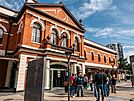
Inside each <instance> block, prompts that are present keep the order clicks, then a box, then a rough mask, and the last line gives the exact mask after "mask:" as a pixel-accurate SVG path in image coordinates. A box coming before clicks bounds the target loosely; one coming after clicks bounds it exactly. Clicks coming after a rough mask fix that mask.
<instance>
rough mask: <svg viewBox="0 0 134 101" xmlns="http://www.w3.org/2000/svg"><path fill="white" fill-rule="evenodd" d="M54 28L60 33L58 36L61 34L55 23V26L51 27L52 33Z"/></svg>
mask: <svg viewBox="0 0 134 101" xmlns="http://www.w3.org/2000/svg"><path fill="white" fill-rule="evenodd" d="M53 29H55V30H56V31H57V34H58V36H60V30H59V29H58V27H57V26H56V25H55V26H54V25H53V26H51V28H50V33H51V34H52V30H53Z"/></svg>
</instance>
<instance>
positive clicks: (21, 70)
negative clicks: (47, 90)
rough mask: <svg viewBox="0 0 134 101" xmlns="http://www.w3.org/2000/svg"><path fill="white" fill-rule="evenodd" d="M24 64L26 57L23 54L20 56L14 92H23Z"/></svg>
mask: <svg viewBox="0 0 134 101" xmlns="http://www.w3.org/2000/svg"><path fill="white" fill-rule="evenodd" d="M26 63H27V57H26V56H25V55H24V54H21V55H20V63H19V69H18V77H17V79H18V80H17V84H16V91H22V90H24V82H25V76H26V75H25V71H26Z"/></svg>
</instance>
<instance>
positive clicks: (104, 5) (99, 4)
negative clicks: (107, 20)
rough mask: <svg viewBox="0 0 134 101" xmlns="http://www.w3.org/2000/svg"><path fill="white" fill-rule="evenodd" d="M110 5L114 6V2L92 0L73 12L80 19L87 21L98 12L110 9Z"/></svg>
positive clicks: (110, 0) (109, 0)
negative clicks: (86, 19)
mask: <svg viewBox="0 0 134 101" xmlns="http://www.w3.org/2000/svg"><path fill="white" fill-rule="evenodd" d="M110 5H112V0H90V2H85V3H84V4H82V6H81V7H80V8H78V9H77V10H75V11H73V12H74V14H75V15H76V16H77V17H78V18H82V19H85V18H87V17H89V16H90V15H92V14H94V13H96V12H99V11H103V10H105V9H108V8H109V7H110Z"/></svg>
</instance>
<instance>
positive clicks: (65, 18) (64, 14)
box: [57, 9, 67, 21]
mask: <svg viewBox="0 0 134 101" xmlns="http://www.w3.org/2000/svg"><path fill="white" fill-rule="evenodd" d="M60 11H62V10H60V9H59V10H58V11H57V15H60V14H58V13H59V12H60ZM62 13H63V14H64V16H65V18H63V19H62V18H60V17H59V16H57V17H58V18H60V19H62V20H64V21H65V20H66V18H67V16H66V14H65V12H63V11H62Z"/></svg>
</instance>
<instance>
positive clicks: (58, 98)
mask: <svg viewBox="0 0 134 101" xmlns="http://www.w3.org/2000/svg"><path fill="white" fill-rule="evenodd" d="M133 97H134V88H132V87H131V82H130V81H127V82H125V81H121V82H120V83H117V93H116V94H115V93H110V96H109V97H105V101H130V99H131V98H133ZM70 99H71V101H96V98H95V97H94V94H93V92H92V91H89V90H85V91H84V97H73V98H72V97H70ZM67 100H68V96H67V93H65V92H64V88H63V87H57V88H53V89H52V90H45V93H44V101H67ZM0 101H24V92H18V93H12V92H0Z"/></svg>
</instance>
